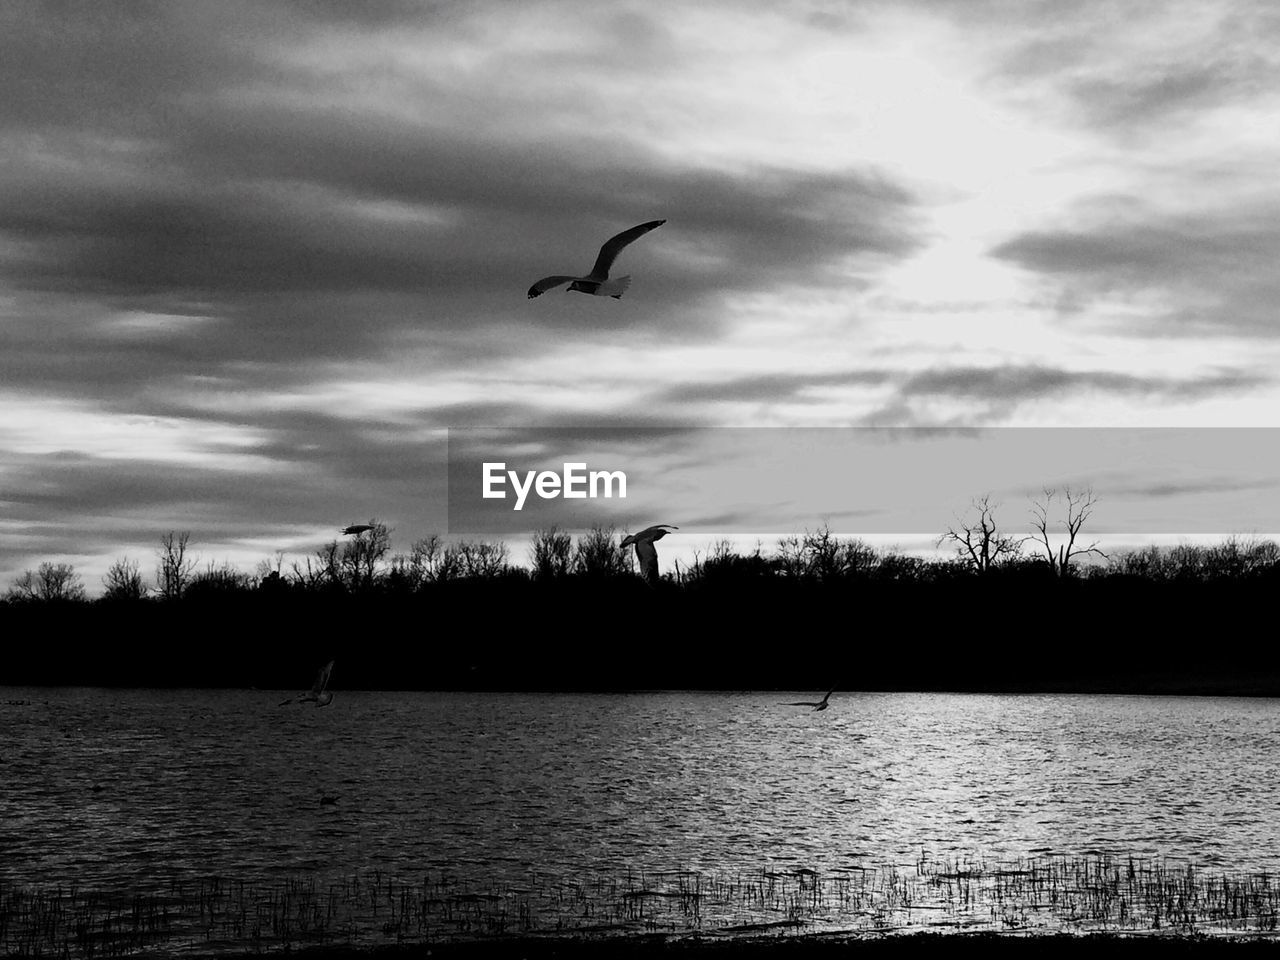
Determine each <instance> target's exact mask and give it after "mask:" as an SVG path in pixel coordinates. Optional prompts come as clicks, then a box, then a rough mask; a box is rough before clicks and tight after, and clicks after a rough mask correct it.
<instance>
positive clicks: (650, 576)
mask: <svg viewBox="0 0 1280 960" xmlns="http://www.w3.org/2000/svg"><path fill="white" fill-rule="evenodd" d="M636 557H637V559H639V561H640V576H642V577H644V579H645V580H646V581H648V582H649V583H656V582H657V580H658V548H657V547H655V546H654V545H653V541H652V540H637V541H636Z"/></svg>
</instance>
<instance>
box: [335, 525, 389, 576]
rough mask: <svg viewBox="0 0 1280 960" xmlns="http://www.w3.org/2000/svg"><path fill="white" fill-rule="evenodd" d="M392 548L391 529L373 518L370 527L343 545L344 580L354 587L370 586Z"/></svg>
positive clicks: (341, 554)
mask: <svg viewBox="0 0 1280 960" xmlns="http://www.w3.org/2000/svg"><path fill="white" fill-rule="evenodd" d="M390 549H391V531H390V530H389V529H388V528H387V525H386V524H385V523H383V522H382V521H380V520H378V519H376V518H372V519H370V520H369V525H368V528H367V529H365V530H361V531H360V532H359V533H358V534H356V535H355V536H354V537H349V538H348V539H347V541H346V542H345V543H344V544H343V545H342V549H341V552H340V556H339V561H340V563H341V567H342V572H343V574H344V576H343V577H342V579H343V581H344V582H345V583H346V584H347V585H348V586H350V587H351V588H352V589H356V588H359V587H362V586H365V587H367V586H370V585H372V584H373V582H374V580H375V579H376V578H377V574H378V564H379V562H381V560H382V558H383V557H385V556H386V555H387V551H388V550H390Z"/></svg>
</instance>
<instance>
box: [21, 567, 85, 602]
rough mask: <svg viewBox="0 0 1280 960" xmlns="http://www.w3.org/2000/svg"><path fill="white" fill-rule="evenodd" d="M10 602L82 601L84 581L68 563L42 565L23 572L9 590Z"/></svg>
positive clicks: (83, 597)
mask: <svg viewBox="0 0 1280 960" xmlns="http://www.w3.org/2000/svg"><path fill="white" fill-rule="evenodd" d="M9 599H12V600H44V601H55V600H84V599H85V591H84V581H83V580H82V579H81V577H80V574H78V573H76V570H75V567H73V566H72V565H71V564H69V563H47V562H46V563H42V564H40V566H39V567H37V568H36V569H35V571H34V572H32V571H31V570H25V571H23V573H22V575H21V576H20V577H18V578H17V579H16V580H14V582H13V586H12V587H10V589H9Z"/></svg>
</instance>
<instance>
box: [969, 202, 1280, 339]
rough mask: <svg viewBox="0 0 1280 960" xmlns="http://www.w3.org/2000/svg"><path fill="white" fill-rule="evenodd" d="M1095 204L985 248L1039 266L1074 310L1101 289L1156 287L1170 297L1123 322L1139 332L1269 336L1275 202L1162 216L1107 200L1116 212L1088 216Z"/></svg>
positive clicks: (1278, 234) (1279, 285) (1277, 219)
mask: <svg viewBox="0 0 1280 960" xmlns="http://www.w3.org/2000/svg"><path fill="white" fill-rule="evenodd" d="M1097 205H1098V203H1097V202H1095V203H1092V204H1090V205H1089V206H1088V207H1087V208H1084V209H1082V210H1081V212H1080V217H1079V218H1080V219H1081V220H1084V221H1086V223H1087V224H1088V225H1086V226H1081V227H1075V228H1063V229H1057V230H1043V231H1036V232H1032V233H1024V234H1021V235H1019V236H1016V237H1013V238H1012V239H1010V240H1008V241H1006V242H1005V243H1002V244H1001V245H999V246H998V247H996V248H995V249H994V250H992V251H991V255H992V256H994V257H996V258H998V259H1003V260H1009V261H1011V262H1014V263H1017V264H1019V265H1020V266H1022V267H1025V268H1026V269H1028V270H1033V271H1036V272H1038V273H1041V274H1043V275H1044V276H1045V277H1046V278H1047V279H1049V280H1051V281H1052V282H1053V283H1055V284H1057V285H1059V288H1060V296H1061V298H1062V299H1063V301H1064V302H1066V303H1069V304H1071V305H1073V306H1074V307H1075V308H1076V309H1079V308H1080V307H1081V306H1082V305H1084V304H1087V303H1090V302H1092V301H1094V300H1095V299H1097V298H1099V297H1102V296H1105V295H1107V294H1111V293H1116V292H1119V293H1133V292H1140V293H1148V292H1150V293H1156V294H1164V295H1166V296H1167V302H1169V303H1172V304H1177V306H1173V307H1170V308H1168V309H1166V310H1164V311H1162V312H1157V313H1156V315H1155V322H1154V323H1152V322H1151V321H1150V320H1148V321H1145V322H1144V324H1143V326H1141V327H1139V328H1137V329H1135V330H1133V331H1131V332H1134V333H1137V334H1145V335H1155V336H1160V335H1171V334H1179V333H1197V334H1202V333H1206V332H1208V333H1218V334H1240V335H1246V336H1274V335H1276V334H1277V333H1278V332H1280V325H1278V324H1276V322H1275V303H1276V302H1277V300H1280V278H1278V276H1277V274H1276V272H1275V271H1274V270H1273V269H1272V266H1273V265H1274V264H1275V262H1276V261H1277V259H1278V258H1280V216H1277V215H1278V214H1280V210H1277V209H1275V206H1274V204H1271V203H1263V204H1261V205H1258V204H1253V205H1251V206H1248V207H1244V206H1240V207H1232V206H1229V205H1227V204H1225V203H1224V204H1223V205H1222V206H1221V207H1220V208H1219V209H1218V210H1216V211H1214V212H1211V213H1206V214H1200V215H1183V216H1171V215H1162V214H1158V213H1155V212H1151V211H1142V210H1141V208H1140V206H1139V205H1138V204H1137V203H1136V202H1135V201H1132V200H1130V201H1129V202H1127V203H1123V204H1117V205H1118V206H1121V207H1122V208H1123V209H1125V211H1126V215H1125V216H1124V217H1122V218H1116V219H1103V220H1102V222H1100V223H1098V222H1097V220H1098V217H1097V211H1096V207H1097Z"/></svg>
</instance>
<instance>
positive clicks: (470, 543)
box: [445, 540, 510, 577]
mask: <svg viewBox="0 0 1280 960" xmlns="http://www.w3.org/2000/svg"><path fill="white" fill-rule="evenodd" d="M445 554H446V555H448V554H453V558H454V560H453V565H455V569H457V570H458V571H459V572H460V574H461V576H464V577H496V576H498V575H499V574H501V573H502V572H504V571H505V570H506V569H507V557H508V556H509V555H510V551H509V550H508V548H507V545H506V544H505V543H503V542H502V541H501V540H497V541H492V540H459V541H458V542H457V543H451V544H449V546H448V547H447V548H446V549H445Z"/></svg>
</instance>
